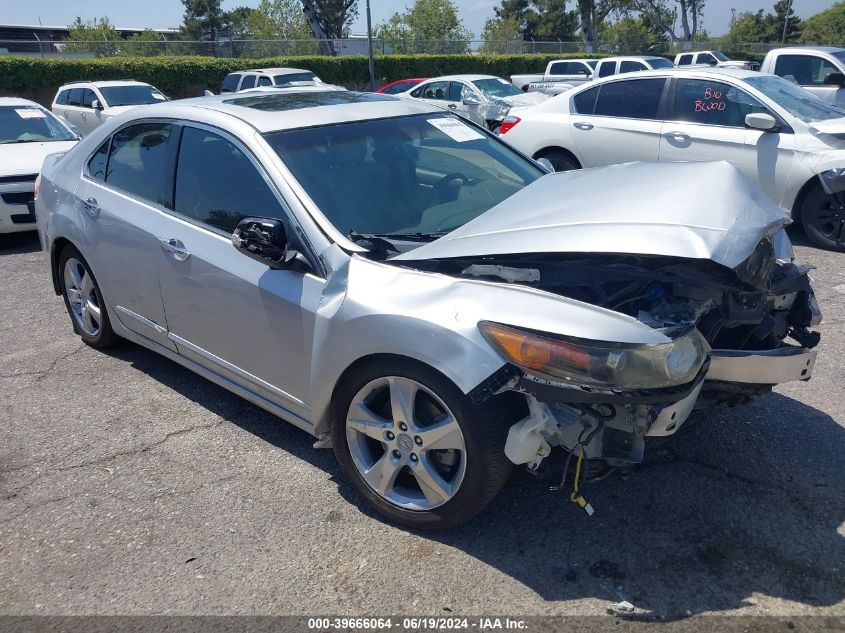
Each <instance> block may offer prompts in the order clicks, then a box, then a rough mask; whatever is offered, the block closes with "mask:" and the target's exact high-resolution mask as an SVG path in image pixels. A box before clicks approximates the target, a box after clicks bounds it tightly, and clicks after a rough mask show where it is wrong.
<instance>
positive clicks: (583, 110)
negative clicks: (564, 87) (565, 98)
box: [572, 86, 599, 114]
mask: <svg viewBox="0 0 845 633" xmlns="http://www.w3.org/2000/svg"><path fill="white" fill-rule="evenodd" d="M598 96H599V86H596V87H595V88H590V89H589V90H585V91H584V92H580V93H578V94H577V95H575V96H574V97H572V108H573V110H575V113H576V114H592V113H593V112H594V111H595V109H596V97H598Z"/></svg>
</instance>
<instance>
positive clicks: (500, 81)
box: [496, 77, 510, 86]
mask: <svg viewBox="0 0 845 633" xmlns="http://www.w3.org/2000/svg"><path fill="white" fill-rule="evenodd" d="M496 79H498V80H499V83H500V84H505V85H506V86H509V85H510V84H509V83H508V82H507V81H505V80H504V79H502V78H501V77H496Z"/></svg>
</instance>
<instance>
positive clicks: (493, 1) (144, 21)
mask: <svg viewBox="0 0 845 633" xmlns="http://www.w3.org/2000/svg"><path fill="white" fill-rule="evenodd" d="M454 1H455V4H456V5H457V6H458V9H459V11H460V16H461V19H462V20H463V21H464V25H465V26H466V27H467V28H468V29H469V30H471V31H472V32H473V33H475V37H476V38H478V37H479V36H480V34H481V30H482V29H483V28H484V21H485V20H486V19H487V18H489V17H491V16H492V15H493V9H494V7H496V6H498V5H499V4H500V3H499V2H498V1H497V0H454ZM258 2H259V0H223V8H224V9H232V8H234V7H236V6H250V7H255V6H257V5H258ZM412 2H413V0H407V1H403V0H399V1H396V0H392V1H387V0H370V7H371V11H372V16H373V24H374V25H375V24H378V23H379V22H381V21H383V20H385V19H387V18H388V17H389V16H390V15H392V14H393V13H394V12H396V11H399V12H402V11H404V9H405V8H406V6H407V5H409V4H412ZM832 3H833V2H832V0H793V7H794V9H795V12H796V13H797V14H798V16H799V17H801V18H808V17H810V16H811V15H813V14H815V13H818V12H819V11H823V10H824V9H827V8H828V7H830V6H831V4H832ZM568 5H569V6H570V8H574V6H575V0H570V2H568ZM773 5H774V0H768V1H765V2H756V1H751V2H742V1H740V0H707V4H706V6H705V10H704V16H705V17H704V25H703V27H704V28H705V29H707V30H708V31H709V32H710V33H711V34H712V35H723V34H724V33H725V32H726V31H727V30H728V25H729V24H730V19H731V8H733V9H735V10H736V13H737V14H739V13H741V12H743V11H756V10H757V9H765V10H766V11H767V12H768V11H771V9H772V6H773ZM359 6H360V14H361V15H360V17H359V19H358V21H357V22H356V23H355V24H354V25H353V27H352V30H353V32H355V33H365V32H366V21H365V17H364V16H365V12H364V0H360V1H359ZM182 13H183V6H182V3H181V2H180V1H179V0H143V1H141V2H135V1H132V0H118V1H117V2H114V1H111V2H104V0H0V24H38V21H39V19H40V20H41V23H42V24H44V25H49V26H57V25H67V24H70V23H71V22H73V20H74V18H75V17H76V16H77V15H81V16H82V18H83V19H84V20H89V19H92V18H95V17H103V16H108V18H109V19H110V20H111V22H112V24H114V25H116V26H119V27H127V28H145V27H150V28H169V27H177V26H179V24H181V22H182Z"/></svg>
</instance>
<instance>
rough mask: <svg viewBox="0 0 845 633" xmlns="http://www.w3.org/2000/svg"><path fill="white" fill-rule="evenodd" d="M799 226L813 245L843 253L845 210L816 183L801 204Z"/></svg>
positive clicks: (844, 248)
mask: <svg viewBox="0 0 845 633" xmlns="http://www.w3.org/2000/svg"><path fill="white" fill-rule="evenodd" d="M801 225H802V226H803V227H804V232H805V233H806V234H807V237H809V238H810V239H811V240H812V241H813V243H814V244H816V245H817V246H820V247H821V248H824V249H827V250H830V251H840V252H843V251H845V209H842V208H840V206H839V203H838V202H837V201H836V198H835V197H834V196H831V195H828V194H827V193H825V191H824V189H822V186H821V185H820V184H818V183H816V184H815V185H814V186H813V188H812V189H811V190H810V191H809V192H808V193H807V196H806V197H805V198H804V202H803V203H802V204H801Z"/></svg>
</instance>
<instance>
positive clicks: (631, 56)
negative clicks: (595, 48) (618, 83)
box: [599, 55, 669, 62]
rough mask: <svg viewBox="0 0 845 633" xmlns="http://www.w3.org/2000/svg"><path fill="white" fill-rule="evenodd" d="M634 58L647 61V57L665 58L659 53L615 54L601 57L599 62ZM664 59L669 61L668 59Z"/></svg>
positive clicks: (622, 60)
mask: <svg viewBox="0 0 845 633" xmlns="http://www.w3.org/2000/svg"><path fill="white" fill-rule="evenodd" d="M632 59H635V60H637V61H648V60H649V59H666V58H665V57H661V56H660V55H616V56H614V57H603V58H602V59H600V60H599V61H600V62H607V61H613V62H624V61H627V60H632ZM666 61H669V60H668V59H667V60H666Z"/></svg>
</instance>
